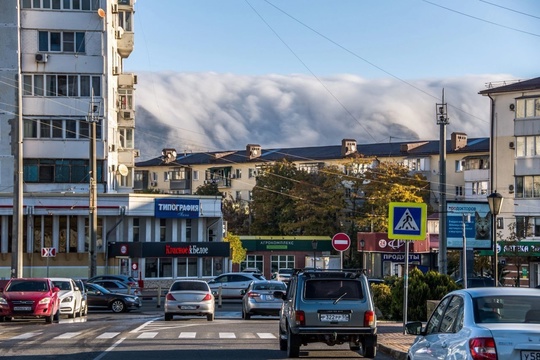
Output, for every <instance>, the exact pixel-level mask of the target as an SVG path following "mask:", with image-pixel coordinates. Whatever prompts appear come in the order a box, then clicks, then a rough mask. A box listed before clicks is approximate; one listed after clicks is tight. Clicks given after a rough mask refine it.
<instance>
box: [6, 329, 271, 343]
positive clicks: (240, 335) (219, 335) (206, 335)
mask: <svg viewBox="0 0 540 360" xmlns="http://www.w3.org/2000/svg"><path fill="white" fill-rule="evenodd" d="M120 334H121V333H120V332H104V333H101V334H98V335H96V334H94V339H96V340H106V339H114V338H116V337H119V336H120ZM2 335H4V336H0V342H2V341H10V340H17V341H24V340H27V341H33V340H36V339H38V338H39V337H40V336H45V333H44V332H26V333H22V334H18V335H13V336H5V335H6V334H2ZM161 336H166V337H167V338H168V339H170V338H171V336H172V337H175V338H177V339H180V340H182V339H191V340H194V339H195V340H196V339H205V340H207V339H220V340H225V339H229V340H235V339H261V340H273V339H277V336H276V334H273V333H268V332H230V331H229V332H206V331H205V332H196V331H181V332H179V333H176V334H171V333H170V331H167V332H165V331H164V332H160V331H142V332H139V333H135V334H132V338H134V339H139V340H145V339H156V338H160V337H161ZM78 338H84V339H88V334H86V333H85V332H84V331H78V332H65V333H60V334H58V335H55V336H54V337H52V338H50V339H48V341H51V340H69V339H78Z"/></svg>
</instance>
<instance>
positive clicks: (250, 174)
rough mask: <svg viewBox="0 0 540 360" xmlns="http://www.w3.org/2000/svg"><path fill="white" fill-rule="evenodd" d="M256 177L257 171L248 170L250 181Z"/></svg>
mask: <svg viewBox="0 0 540 360" xmlns="http://www.w3.org/2000/svg"><path fill="white" fill-rule="evenodd" d="M256 176H257V169H249V170H248V177H249V178H250V179H251V178H254V177H256Z"/></svg>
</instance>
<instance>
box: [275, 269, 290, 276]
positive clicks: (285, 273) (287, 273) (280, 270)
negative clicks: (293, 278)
mask: <svg viewBox="0 0 540 360" xmlns="http://www.w3.org/2000/svg"><path fill="white" fill-rule="evenodd" d="M278 273H279V274H280V275H292V273H293V269H279V271H278Z"/></svg>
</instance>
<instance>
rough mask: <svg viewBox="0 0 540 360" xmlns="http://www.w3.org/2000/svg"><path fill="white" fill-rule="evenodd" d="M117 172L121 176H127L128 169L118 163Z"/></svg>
mask: <svg viewBox="0 0 540 360" xmlns="http://www.w3.org/2000/svg"><path fill="white" fill-rule="evenodd" d="M118 173H119V174H120V175H122V176H127V175H128V174H129V170H128V168H127V166H126V165H124V164H120V165H118Z"/></svg>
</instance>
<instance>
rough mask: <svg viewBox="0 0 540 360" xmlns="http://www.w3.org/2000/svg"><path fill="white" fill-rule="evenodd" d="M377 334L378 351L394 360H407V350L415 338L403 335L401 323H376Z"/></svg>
mask: <svg viewBox="0 0 540 360" xmlns="http://www.w3.org/2000/svg"><path fill="white" fill-rule="evenodd" d="M377 333H378V336H377V344H378V348H379V351H381V352H384V353H386V354H388V355H391V356H392V357H393V358H394V359H398V360H405V359H407V350H409V347H410V346H411V345H412V343H413V342H414V339H415V338H416V337H415V336H414V335H406V334H403V323H402V322H394V321H377Z"/></svg>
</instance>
